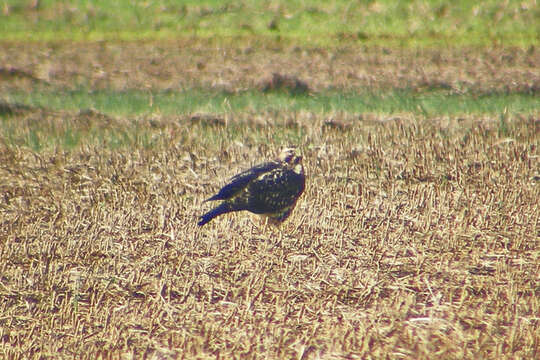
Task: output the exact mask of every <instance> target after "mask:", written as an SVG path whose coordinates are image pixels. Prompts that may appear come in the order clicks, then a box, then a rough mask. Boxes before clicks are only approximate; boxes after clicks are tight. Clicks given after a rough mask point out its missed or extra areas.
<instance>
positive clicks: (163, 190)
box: [0, 113, 540, 359]
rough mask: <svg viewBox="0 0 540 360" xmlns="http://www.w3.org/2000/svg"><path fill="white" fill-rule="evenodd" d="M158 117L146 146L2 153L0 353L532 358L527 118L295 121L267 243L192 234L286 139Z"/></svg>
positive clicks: (239, 225)
mask: <svg viewBox="0 0 540 360" xmlns="http://www.w3.org/2000/svg"><path fill="white" fill-rule="evenodd" d="M278 116H279V117H285V115H284V114H279V115H278ZM340 116H343V115H340V114H336V116H335V117H334V121H342V122H345V123H346V122H347V119H346V118H343V119H341V118H340ZM336 119H337V120H336ZM169 120H170V119H157V120H156V119H154V120H153V121H154V122H156V121H157V122H158V123H159V125H160V126H159V127H155V129H157V130H154V131H155V134H154V135H155V136H159V138H160V140H159V142H158V143H156V145H155V147H154V148H151V149H144V148H136V149H116V150H111V149H110V148H104V147H100V146H90V145H88V146H83V147H81V148H80V149H77V150H74V151H71V152H63V151H61V150H47V151H44V152H42V153H40V154H36V153H33V152H31V151H29V150H25V149H23V148H14V147H8V146H2V148H1V151H0V154H1V157H2V158H1V161H0V164H1V166H0V193H1V194H2V197H1V200H0V215H1V216H0V219H1V226H0V245H1V247H0V252H1V256H0V259H1V260H0V274H1V275H0V285H1V286H0V313H1V314H2V315H1V318H0V324H1V327H0V329H1V330H0V341H1V344H2V347H1V348H2V356H3V357H5V358H21V357H26V358H47V357H53V356H54V357H56V356H58V354H59V355H60V356H61V357H65V358H71V357H75V358H96V356H97V357H99V356H102V357H105V358H109V357H112V358H118V357H122V358H123V357H128V358H129V357H131V356H133V357H136V358H141V357H147V358H172V357H177V356H180V357H193V356H195V355H197V357H199V358H213V357H215V356H218V355H219V356H220V357H229V356H233V355H234V356H235V357H246V358H268V357H272V358H302V359H310V358H317V357H323V358H355V357H360V358H362V357H366V356H373V357H389V358H415V359H419V358H425V359H427V358H433V357H434V356H436V357H442V358H463V357H467V358H473V357H482V358H492V359H501V358H534V357H535V356H536V355H538V347H539V339H540V337H539V331H540V330H539V329H540V326H539V325H540V324H539V321H540V320H539V318H538V314H539V310H540V306H539V298H540V287H539V285H538V280H539V279H538V274H539V273H540V269H539V267H540V266H539V264H540V261H539V247H538V245H539V244H538V236H539V229H538V222H539V209H538V199H539V198H540V191H539V185H538V178H539V173H538V171H539V168H538V140H539V139H538V134H539V122H538V119H535V118H532V117H530V118H520V117H517V116H516V117H514V118H511V119H509V130H508V131H509V133H508V138H506V137H505V138H501V137H500V136H499V131H498V121H496V120H495V121H494V120H491V119H488V118H486V119H475V118H471V119H459V120H458V119H450V118H444V119H430V121H426V120H419V119H414V118H407V117H406V116H404V117H401V118H393V119H381V118H378V117H377V116H372V117H370V118H369V119H367V117H366V119H365V120H363V121H359V122H357V123H355V124H354V125H353V126H348V127H345V128H339V127H338V128H335V127H328V126H327V125H326V124H327V123H328V121H327V119H323V118H320V117H318V116H316V115H314V114H311V113H302V114H297V115H296V121H297V124H296V127H297V128H296V130H294V131H300V132H301V133H302V134H303V135H302V137H301V139H302V140H301V143H299V144H298V145H300V147H301V149H302V150H303V153H304V156H305V161H306V167H307V171H308V179H309V180H308V185H307V190H306V193H305V195H304V196H303V197H302V199H301V201H300V202H299V204H298V207H297V209H296V211H295V212H294V213H293V215H292V217H291V219H290V220H289V221H288V222H287V223H286V224H285V226H284V227H283V228H282V232H279V231H278V230H276V229H272V228H269V229H266V230H265V229H264V227H262V226H260V225H259V224H258V223H257V222H256V221H255V223H252V219H251V218H250V217H249V216H246V214H238V215H229V216H223V217H220V218H219V219H217V220H216V221H214V222H213V223H212V224H210V225H209V226H208V227H205V228H203V229H199V228H197V226H196V225H195V224H196V216H197V215H199V214H201V213H202V212H203V210H205V208H204V205H201V200H202V199H203V198H205V197H206V196H208V194H210V193H212V192H213V191H214V190H215V189H216V188H217V187H218V186H219V185H221V184H222V181H223V179H224V178H225V177H227V176H229V175H231V173H232V172H234V171H236V170H239V169H241V168H243V167H245V166H247V165H249V164H251V163H253V162H256V161H260V159H261V157H270V156H273V155H274V152H275V150H276V148H277V147H278V146H279V145H281V144H278V143H272V142H271V140H270V141H268V143H266V144H263V143H264V142H263V141H258V140H257V139H256V138H255V136H257V134H258V135H259V136H261V134H262V133H265V134H266V135H265V136H267V137H268V139H272V138H274V137H277V136H279V134H281V133H284V132H285V133H286V132H287V131H289V130H287V128H286V127H284V126H286V125H287V126H290V125H291V124H289V123H286V122H284V123H283V124H280V120H279V119H277V118H276V119H274V120H275V124H274V125H266V126H264V127H261V126H260V125H257V124H256V123H250V120H249V118H248V117H247V116H246V118H245V119H243V118H242V117H241V116H240V119H237V121H240V122H242V121H244V126H242V127H240V128H238V129H236V130H235V132H232V131H231V130H230V129H229V128H228V127H231V125H230V123H229V125H228V127H223V126H222V125H217V126H214V127H210V128H209V127H208V126H206V125H204V123H201V122H197V123H191V124H189V123H180V124H179V123H178V122H177V121H169ZM21 123H23V122H21ZM218 131H222V133H221V135H215V136H217V137H218V138H219V139H220V140H219V141H213V142H210V141H209V140H205V139H208V137H206V138H204V139H203V140H201V138H200V134H202V133H210V132H216V133H217V132H218ZM239 139H243V142H242V143H240V142H239V141H240V140H239Z"/></svg>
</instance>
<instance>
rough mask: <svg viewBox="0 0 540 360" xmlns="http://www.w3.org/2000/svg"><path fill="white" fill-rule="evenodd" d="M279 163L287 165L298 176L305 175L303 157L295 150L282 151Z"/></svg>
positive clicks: (286, 149)
mask: <svg viewBox="0 0 540 360" xmlns="http://www.w3.org/2000/svg"><path fill="white" fill-rule="evenodd" d="M278 159H279V161H281V162H284V163H286V164H287V165H289V166H290V168H292V169H293V171H294V172H295V173H297V174H303V173H304V167H303V166H302V156H300V155H297V154H296V149H295V148H285V149H283V150H282V151H281V153H280V154H279V157H278Z"/></svg>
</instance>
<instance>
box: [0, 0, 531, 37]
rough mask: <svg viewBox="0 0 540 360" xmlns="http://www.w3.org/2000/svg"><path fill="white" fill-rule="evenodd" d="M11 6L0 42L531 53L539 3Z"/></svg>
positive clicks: (83, 1)
mask: <svg viewBox="0 0 540 360" xmlns="http://www.w3.org/2000/svg"><path fill="white" fill-rule="evenodd" d="M32 3H33V2H32V1H24V2H23V1H19V0H6V1H4V2H3V4H4V7H3V9H4V10H3V15H0V19H1V20H0V40H15V41H27V40H31V41H57V40H76V41H85V40H141V39H147V40H155V39H172V38H203V39H213V40H216V39H217V40H218V41H220V40H221V41H235V42H236V41H238V40H239V39H247V40H251V39H258V40H259V41H291V42H295V43H298V42H300V43H305V44H311V45H326V46H329V45H334V44H336V42H337V43H343V42H350V41H354V42H360V43H366V44H376V45H387V46H396V45H402V46H426V45H427V46H447V45H468V46H470V45H492V44H494V43H496V44H502V45H508V46H524V47H525V46H530V45H534V44H535V43H537V41H538V33H539V25H538V21H537V20H536V19H538V18H539V17H540V10H539V9H538V7H537V6H535V1H532V0H529V1H507V2H500V1H496V0H486V1H482V2H481V3H475V2H471V1H466V0H458V1H454V2H452V3H448V2H446V1H442V0H436V1H426V0H412V1H406V2H405V1H403V2H396V1H391V0H380V1H362V2H350V1H345V0H340V1H333V2H327V1H322V0H320V1H310V2H303V1H302V2H301V1H293V2H290V1H285V0H274V1H261V0H241V1H195V0H188V1H182V2H178V1H172V0H160V1H144V2H143V1H137V2H133V1H127V0H119V1H114V2H110V1H103V0H98V1H89V0H78V1H72V2H66V1H54V0H48V1H47V0H43V1H40V2H39V5H38V6H34V7H33V6H31V4H32Z"/></svg>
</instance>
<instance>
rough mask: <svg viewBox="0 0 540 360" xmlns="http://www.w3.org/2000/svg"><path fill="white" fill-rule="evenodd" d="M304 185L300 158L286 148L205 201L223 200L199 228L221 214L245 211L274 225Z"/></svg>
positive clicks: (283, 215) (239, 175)
mask: <svg viewBox="0 0 540 360" xmlns="http://www.w3.org/2000/svg"><path fill="white" fill-rule="evenodd" d="M304 186H305V176H304V168H303V166H302V157H301V156H297V155H296V154H295V152H294V149H285V150H283V151H282V152H281V154H280V155H279V157H278V158H277V159H276V160H274V161H270V162H266V163H263V164H260V165H256V166H254V167H252V168H251V169H249V170H246V171H244V172H241V173H240V174H238V175H236V176H234V177H232V178H231V179H230V181H229V183H228V184H227V185H225V186H224V187H223V188H222V189H221V190H220V191H219V192H218V193H217V194H216V195H214V196H212V197H210V198H209V199H207V200H206V201H214V200H223V202H222V203H221V204H219V205H218V206H217V207H215V208H213V209H212V210H210V211H209V212H207V213H206V214H204V215H203V216H201V220H200V221H199V223H198V224H199V226H203V225H204V224H206V223H208V222H209V221H211V220H212V219H213V218H215V217H216V216H219V215H221V214H225V213H229V212H233V211H242V210H247V211H250V212H252V213H255V214H258V215H264V216H267V217H268V218H269V219H270V220H271V221H273V222H275V223H281V222H283V221H285V219H287V217H289V215H290V214H291V211H292V210H293V209H294V206H295V205H296V201H297V200H298V198H299V197H300V195H302V192H303V191H304Z"/></svg>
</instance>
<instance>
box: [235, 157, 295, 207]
mask: <svg viewBox="0 0 540 360" xmlns="http://www.w3.org/2000/svg"><path fill="white" fill-rule="evenodd" d="M304 187H305V177H304V175H303V174H298V173H296V172H294V171H293V170H291V169H289V168H285V167H279V168H276V169H274V170H272V171H269V172H267V173H266V174H265V175H264V176H262V177H261V178H259V179H257V180H255V181H253V182H251V183H250V184H249V185H248V189H247V192H246V195H245V196H246V200H247V210H249V211H251V212H253V213H256V214H268V215H272V214H276V215H277V214H278V213H279V214H281V213H283V212H284V211H285V212H286V211H287V210H288V209H289V208H290V210H292V208H291V207H293V206H294V205H295V203H296V200H298V198H299V197H300V195H301V194H302V192H303V191H304ZM242 196H244V195H242ZM289 213H290V211H289ZM278 217H280V216H278Z"/></svg>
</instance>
